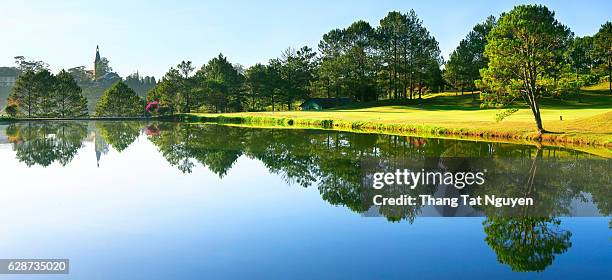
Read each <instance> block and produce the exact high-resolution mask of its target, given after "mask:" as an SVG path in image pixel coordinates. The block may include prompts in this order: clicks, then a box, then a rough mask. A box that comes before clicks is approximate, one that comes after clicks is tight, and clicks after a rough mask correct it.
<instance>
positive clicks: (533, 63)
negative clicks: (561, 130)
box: [480, 5, 571, 133]
mask: <svg viewBox="0 0 612 280" xmlns="http://www.w3.org/2000/svg"><path fill="white" fill-rule="evenodd" d="M570 38H571V33H570V31H569V29H568V28H567V27H565V26H564V25H563V24H561V23H560V22H558V21H557V20H556V19H555V14H554V12H552V11H550V10H549V9H548V8H546V7H545V6H541V5H520V6H516V7H515V8H514V9H512V10H511V11H510V12H508V13H504V14H502V15H501V17H500V19H499V21H498V22H497V25H495V27H493V29H492V30H491V32H490V33H489V35H488V36H487V40H488V44H487V46H486V47H485V52H484V53H485V56H486V57H487V58H488V60H489V63H488V65H487V68H485V69H484V70H482V72H481V75H482V79H481V80H480V85H481V87H483V88H484V89H485V90H484V91H485V92H484V93H485V94H483V97H484V100H485V101H488V102H499V103H509V102H512V101H513V100H514V99H515V98H517V97H520V98H522V99H523V100H524V101H525V102H526V103H527V104H528V105H529V107H530V108H531V111H532V113H533V116H534V120H535V123H536V127H537V129H538V131H539V132H540V133H542V132H544V128H543V126H542V119H541V116H540V104H539V102H540V98H541V97H542V94H543V91H544V89H545V85H546V82H547V79H552V78H553V76H554V75H555V74H556V71H557V70H558V67H559V64H560V63H563V62H562V61H563V55H564V50H565V49H566V47H567V45H568V42H569V41H570Z"/></svg>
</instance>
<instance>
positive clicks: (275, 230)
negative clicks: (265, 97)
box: [0, 137, 612, 279]
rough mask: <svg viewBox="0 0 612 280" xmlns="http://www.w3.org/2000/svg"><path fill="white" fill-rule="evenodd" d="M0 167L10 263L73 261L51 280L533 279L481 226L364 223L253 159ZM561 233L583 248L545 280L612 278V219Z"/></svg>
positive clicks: (131, 159)
mask: <svg viewBox="0 0 612 280" xmlns="http://www.w3.org/2000/svg"><path fill="white" fill-rule="evenodd" d="M0 159H1V160H0V170H1V171H2V173H1V174H2V176H1V185H0V219H1V220H2V221H3V225H2V227H1V228H0V258H20V257H23V258H31V257H36V258H69V259H71V274H70V277H66V276H44V279H66V278H73V279H179V278H192V279H201V278H219V277H223V278H226V277H228V278H271V277H272V278H304V279H316V278H320V277H323V276H325V277H331V278H344V279H355V278H410V277H415V278H422V277H436V278H437V277H453V276H455V277H456V276H457V275H475V276H474V278H478V277H482V278H488V277H494V276H495V277H496V279H497V278H509V277H517V276H519V277H524V278H527V277H532V276H534V275H533V274H517V273H513V272H512V271H511V269H510V268H509V267H508V266H507V265H504V264H499V263H498V262H497V260H496V255H495V253H494V252H493V251H492V250H491V249H490V248H489V247H488V246H487V244H486V243H485V242H484V238H485V233H484V232H483V227H482V221H483V219H482V218H418V219H416V221H415V222H414V224H409V223H406V222H402V223H389V222H387V221H386V220H385V219H384V218H364V217H361V216H360V214H358V213H354V212H352V211H350V210H348V209H346V208H344V207H337V206H332V205H330V204H329V203H327V202H326V201H324V200H323V199H321V196H320V194H319V193H318V191H317V189H316V188H314V187H313V188H308V189H305V188H302V187H299V186H288V185H287V184H286V183H285V182H284V181H283V180H282V178H280V177H279V176H277V175H273V174H269V172H268V171H267V169H266V168H265V167H264V166H263V164H261V163H260V162H258V161H255V160H251V159H248V158H246V157H241V158H240V159H239V160H238V161H237V162H236V163H235V165H234V167H233V168H232V169H230V171H229V172H228V173H227V175H226V176H225V177H224V178H223V179H219V177H218V176H217V175H215V174H213V173H212V172H210V171H209V170H208V169H206V168H204V167H201V166H198V167H197V168H195V169H194V172H193V173H191V174H183V173H181V172H180V171H179V170H178V169H176V168H175V167H172V166H170V165H169V164H168V163H167V161H166V160H165V159H164V158H163V157H162V155H161V154H160V153H158V152H157V148H156V147H155V146H154V145H153V144H152V143H151V142H149V141H148V140H147V139H145V138H144V137H141V138H139V139H138V140H137V141H136V142H135V143H133V144H132V145H130V146H129V147H128V148H127V149H126V150H124V151H123V152H122V153H120V154H119V153H118V152H116V151H115V150H113V149H109V152H108V154H106V155H103V156H102V159H101V161H100V167H99V168H97V167H96V157H95V149H94V144H93V142H85V143H84V147H82V148H81V149H80V151H79V154H78V155H77V156H76V157H75V158H74V160H72V161H71V162H70V163H68V164H67V165H66V167H61V166H60V165H59V164H58V163H53V164H52V165H51V166H49V167H47V168H43V167H40V166H37V165H35V166H32V167H31V168H28V167H27V166H26V165H24V164H23V163H19V162H18V161H17V160H16V159H15V154H14V152H13V151H12V149H11V148H10V145H8V144H1V145H0ZM561 220H562V228H563V229H566V230H569V231H571V232H572V234H573V235H572V238H571V241H572V243H573V244H572V247H571V248H569V250H568V251H567V252H565V253H563V254H560V255H558V256H557V257H556V259H555V261H554V263H553V265H551V266H549V267H548V268H547V269H546V270H545V272H543V273H541V274H538V276H544V277H548V278H565V277H567V276H568V275H574V276H575V277H579V278H595V277H599V278H606V276H610V275H611V273H612V267H610V263H612V254H611V252H612V243H611V240H610V238H611V236H612V231H610V230H609V229H608V219H607V218H574V219H570V218H562V219H561ZM207 276H208V277H207ZM11 277H14V278H15V279H43V278H41V276H31V277H27V276H11ZM0 279H4V278H2V277H1V276H0Z"/></svg>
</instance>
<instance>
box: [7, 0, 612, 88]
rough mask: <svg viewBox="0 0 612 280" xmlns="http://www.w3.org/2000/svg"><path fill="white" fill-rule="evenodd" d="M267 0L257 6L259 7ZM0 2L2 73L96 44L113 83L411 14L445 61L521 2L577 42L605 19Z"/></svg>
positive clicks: (562, 13)
mask: <svg viewBox="0 0 612 280" xmlns="http://www.w3.org/2000/svg"><path fill="white" fill-rule="evenodd" d="M263 2H265V3H263ZM263 2H258V3H252V2H251V1H235V2H232V3H229V2H226V1H205V3H199V2H197V1H185V2H183V3H173V2H170V1H140V0H139V1H131V2H130V3H127V2H121V1H116V0H110V1H105V2H104V3H86V2H84V1H69V0H65V1H56V2H54V3H45V2H43V1H30V2H29V3H21V2H15V1H6V3H2V6H3V8H2V9H1V10H0V24H2V26H4V27H9V28H3V29H2V30H1V31H0V36H1V37H2V38H3V39H4V44H0V54H1V55H0V66H14V59H13V58H14V57H15V56H18V55H22V56H25V57H27V58H28V59H32V60H43V61H45V62H47V63H49V64H50V66H51V69H52V70H53V71H58V70H59V69H62V68H70V67H75V66H81V65H83V66H86V68H88V69H91V68H92V64H93V59H94V54H95V48H96V45H100V52H101V55H102V56H103V57H107V58H108V59H109V60H110V66H111V67H112V68H113V69H114V70H115V71H116V72H118V73H119V74H120V75H121V76H124V77H125V76H127V75H129V74H131V73H134V72H136V71H139V72H140V73H141V74H142V75H154V76H155V77H156V78H161V76H163V74H164V73H165V72H166V71H167V70H168V68H170V67H171V66H174V65H176V64H177V63H178V62H180V61H181V60H191V61H193V62H194V64H195V65H196V66H197V67H198V68H199V67H200V66H201V65H202V64H204V63H206V62H207V61H208V60H209V59H210V58H212V57H213V56H216V55H217V54H218V53H223V54H224V55H226V56H227V57H228V58H229V60H230V61H231V62H232V63H240V64H242V65H244V66H245V67H248V66H250V65H253V64H255V63H258V62H261V63H265V62H267V61H268V60H269V59H271V58H274V57H278V56H279V55H280V53H281V52H282V51H283V50H284V49H286V48H287V47H294V48H298V47H301V46H303V45H308V46H309V47H311V48H313V49H314V50H317V45H318V43H319V40H320V39H321V37H322V35H323V34H325V33H327V32H328V31H330V30H332V29H335V28H345V27H347V26H348V25H350V24H351V23H352V22H354V21H357V20H365V21H368V22H370V24H371V25H372V26H378V22H379V20H380V19H381V18H383V17H384V16H385V15H386V14H387V13H388V12H389V11H393V10H397V11H401V12H407V11H409V10H410V9H414V10H415V11H416V13H417V14H418V16H419V18H420V19H421V20H423V23H424V25H425V27H427V29H428V30H429V31H430V32H431V34H432V35H433V36H435V38H436V39H437V40H438V42H439V43H440V49H441V50H442V55H443V56H444V58H445V59H446V58H448V55H449V54H450V53H451V52H452V50H453V49H454V48H455V47H456V46H457V45H458V44H459V41H460V40H461V39H463V38H464V37H465V35H466V34H467V32H469V30H471V28H472V27H473V26H474V25H475V24H476V23H479V22H482V21H484V20H485V18H486V17H487V16H489V15H494V16H496V17H497V16H498V15H499V14H500V13H501V12H505V11H509V10H510V9H512V7H513V6H515V5H517V4H521V3H539V4H544V5H546V6H548V7H549V8H550V9H552V10H553V11H555V12H556V18H557V19H558V20H559V21H560V22H561V23H563V24H565V25H567V26H568V27H569V28H570V29H571V30H572V31H573V32H574V33H575V35H576V36H584V35H592V34H594V33H596V32H597V30H598V29H599V27H600V26H601V24H603V23H604V22H605V21H609V20H611V18H610V14H609V11H610V10H612V3H609V2H606V1H583V2H570V1H563V2H556V3H555V2H550V1H503V2H487V1H466V2H461V3H454V2H451V1H437V2H436V3H422V2H418V1H334V2H333V3H330V2H326V1H318V0H317V1H307V2H306V1H304V2H284V1H263Z"/></svg>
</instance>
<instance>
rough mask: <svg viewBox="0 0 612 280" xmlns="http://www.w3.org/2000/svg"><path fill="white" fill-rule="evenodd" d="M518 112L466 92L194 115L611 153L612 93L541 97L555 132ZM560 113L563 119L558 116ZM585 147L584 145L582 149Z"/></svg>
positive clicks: (207, 118) (526, 112)
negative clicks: (505, 111)
mask: <svg viewBox="0 0 612 280" xmlns="http://www.w3.org/2000/svg"><path fill="white" fill-rule="evenodd" d="M516 107H517V108H519V111H518V112H516V113H514V114H513V115H511V116H509V117H507V118H506V119H505V120H503V121H501V122H496V121H495V116H496V114H497V113H499V112H500V110H498V109H480V107H479V102H478V101H474V99H473V98H472V95H471V94H469V93H466V94H465V95H463V96H461V95H460V94H459V95H457V94H456V93H441V94H433V95H425V96H423V100H421V101H412V102H408V101H406V102H402V103H399V104H398V102H396V101H378V102H374V103H367V104H355V105H351V106H345V107H340V108H336V109H333V110H325V111H319V112H312V111H285V112H244V113H228V114H205V113H202V114H190V115H189V116H188V118H191V120H193V121H211V122H226V123H232V122H238V123H243V124H244V123H249V124H260V125H261V124H272V125H279V124H280V125H288V124H289V125H292V126H299V127H324V128H332V129H341V130H359V131H368V132H385V133H402V134H421V135H427V136H444V137H454V138H456V137H462V138H486V139H494V138H498V139H505V140H504V141H508V140H511V141H528V142H537V141H540V140H542V141H544V142H546V143H549V144H550V143H555V144H556V145H561V144H562V145H564V146H567V145H570V146H573V145H585V144H590V145H595V146H599V147H598V148H589V149H599V150H600V151H599V154H602V153H603V154H612V150H611V149H610V147H612V96H610V95H607V94H605V93H604V91H602V90H600V89H597V90H584V91H582V93H581V96H580V98H579V99H578V98H574V99H571V100H554V99H546V100H543V101H542V110H541V114H542V121H543V123H544V128H545V129H546V130H548V131H550V132H551V133H545V134H544V135H542V136H541V139H540V136H539V135H538V134H537V133H536V130H535V122H534V120H533V115H532V113H531V110H530V109H529V108H528V107H526V106H524V105H521V104H520V103H517V104H516ZM560 116H561V117H562V118H563V120H561V119H560ZM579 149H584V147H582V148H579Z"/></svg>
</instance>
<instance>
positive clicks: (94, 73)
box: [93, 45, 100, 80]
mask: <svg viewBox="0 0 612 280" xmlns="http://www.w3.org/2000/svg"><path fill="white" fill-rule="evenodd" d="M99 64H100V47H99V46H98V45H96V59H94V67H93V78H94V80H97V79H98V78H99V77H98V75H99V74H100V73H98V72H97V71H98V65H99Z"/></svg>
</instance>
